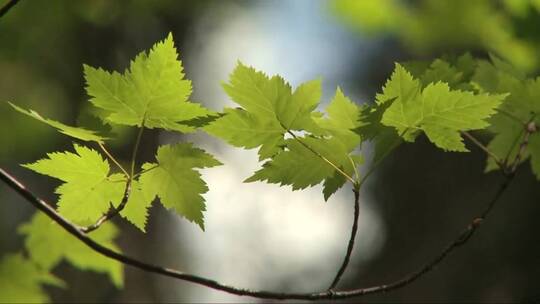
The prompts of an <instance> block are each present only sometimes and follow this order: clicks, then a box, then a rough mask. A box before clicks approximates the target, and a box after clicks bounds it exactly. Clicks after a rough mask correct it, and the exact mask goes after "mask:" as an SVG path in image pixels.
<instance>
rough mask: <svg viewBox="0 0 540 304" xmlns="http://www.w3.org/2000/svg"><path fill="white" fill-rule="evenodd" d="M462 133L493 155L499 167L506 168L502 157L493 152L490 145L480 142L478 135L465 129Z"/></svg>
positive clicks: (490, 155)
mask: <svg viewBox="0 0 540 304" xmlns="http://www.w3.org/2000/svg"><path fill="white" fill-rule="evenodd" d="M461 134H462V135H463V136H465V137H467V138H468V139H470V140H471V142H473V143H474V144H475V145H476V146H477V147H478V148H480V149H481V150H482V151H484V152H485V153H486V154H487V155H488V156H489V157H491V158H492V159H493V161H495V163H496V164H497V166H499V168H501V169H503V170H504V167H505V165H504V163H503V162H502V161H501V159H500V158H499V157H498V156H497V155H495V153H493V152H492V151H491V150H490V149H489V148H488V147H486V146H485V145H484V144H483V143H482V142H480V141H479V140H478V139H477V138H476V137H474V136H472V134H471V133H469V132H466V131H463V132H461Z"/></svg>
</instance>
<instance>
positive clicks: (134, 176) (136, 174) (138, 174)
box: [132, 165, 159, 178]
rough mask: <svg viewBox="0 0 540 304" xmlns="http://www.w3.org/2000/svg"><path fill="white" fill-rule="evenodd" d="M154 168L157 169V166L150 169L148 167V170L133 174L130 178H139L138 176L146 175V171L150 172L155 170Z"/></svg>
mask: <svg viewBox="0 0 540 304" xmlns="http://www.w3.org/2000/svg"><path fill="white" fill-rule="evenodd" d="M156 168H159V165H154V166H152V167H150V168H148V169H144V170H141V171H140V172H138V173H135V174H134V175H133V176H132V178H136V177H139V176H140V175H142V174H144V173H146V172H148V171H152V170H154V169H156Z"/></svg>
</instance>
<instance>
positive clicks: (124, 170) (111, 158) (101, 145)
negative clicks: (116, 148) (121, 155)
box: [98, 142, 129, 177]
mask: <svg viewBox="0 0 540 304" xmlns="http://www.w3.org/2000/svg"><path fill="white" fill-rule="evenodd" d="M98 146H99V148H100V149H101V151H103V153H105V155H107V157H108V158H109V159H110V160H111V161H112V162H113V163H114V164H115V165H116V166H117V167H118V168H119V169H120V171H122V173H124V175H125V176H126V177H129V173H128V172H127V171H126V169H124V167H122V165H120V163H119V162H118V161H117V160H116V158H114V157H113V156H112V154H111V153H110V152H109V151H108V150H107V149H106V148H105V146H104V145H103V144H102V143H100V142H98Z"/></svg>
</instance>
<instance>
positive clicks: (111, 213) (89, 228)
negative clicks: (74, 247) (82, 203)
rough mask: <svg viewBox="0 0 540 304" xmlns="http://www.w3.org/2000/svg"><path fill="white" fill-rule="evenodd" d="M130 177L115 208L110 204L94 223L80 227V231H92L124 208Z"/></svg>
mask: <svg viewBox="0 0 540 304" xmlns="http://www.w3.org/2000/svg"><path fill="white" fill-rule="evenodd" d="M131 181H132V179H131V178H128V180H127V181H126V187H125V189H124V195H123V196H122V201H120V204H119V205H118V207H117V208H114V206H111V208H110V209H109V211H108V212H107V213H105V214H104V215H102V216H101V217H100V218H99V219H98V220H97V221H96V222H95V223H94V224H92V225H90V226H87V227H80V231H82V232H84V233H89V232H92V231H94V230H96V229H98V228H99V227H100V226H101V225H103V223H105V222H106V221H108V220H110V219H111V218H113V217H115V216H116V215H117V214H119V213H120V212H121V211H122V210H124V208H125V207H126V204H127V202H128V200H129V195H130V194H131Z"/></svg>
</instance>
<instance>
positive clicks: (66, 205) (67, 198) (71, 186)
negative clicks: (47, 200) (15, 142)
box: [23, 145, 153, 232]
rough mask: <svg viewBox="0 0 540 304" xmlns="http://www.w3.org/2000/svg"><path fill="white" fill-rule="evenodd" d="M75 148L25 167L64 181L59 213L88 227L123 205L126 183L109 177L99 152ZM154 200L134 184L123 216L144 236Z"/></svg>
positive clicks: (119, 176)
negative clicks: (73, 150)
mask: <svg viewBox="0 0 540 304" xmlns="http://www.w3.org/2000/svg"><path fill="white" fill-rule="evenodd" d="M74 147H75V152H76V153H71V152H54V153H49V154H47V156H48V158H45V159H42V160H39V161H37V162H35V163H33V164H26V165H23V166H24V167H26V168H29V169H31V170H33V171H35V172H38V173H41V174H44V175H48V176H51V177H54V178H57V179H60V180H62V181H64V183H63V184H61V185H60V186H59V187H58V188H57V189H56V193H57V194H59V195H60V199H59V201H58V211H59V212H60V213H61V214H62V215H63V216H65V217H66V218H69V219H70V220H72V221H73V222H75V223H77V224H80V225H89V224H92V223H94V222H95V221H96V220H97V219H98V218H100V217H101V216H102V215H103V214H105V213H106V212H107V211H108V210H109V208H110V206H111V204H112V205H113V206H115V207H117V206H118V205H119V204H120V202H121V201H122V198H123V195H124V190H125V187H126V182H127V180H126V177H125V176H124V175H123V174H118V173H116V174H112V175H109V172H110V168H109V163H108V162H107V161H106V160H105V159H103V157H102V156H101V155H100V154H99V153H98V152H97V151H95V150H93V149H89V148H86V147H83V146H79V145H75V146H74ZM152 200H153V197H151V198H147V197H146V196H145V195H144V194H143V193H142V191H141V186H140V184H139V182H138V181H137V180H133V181H132V183H131V194H130V196H129V200H128V202H127V204H126V207H125V208H124V210H122V211H121V212H120V215H122V217H124V218H125V219H127V220H128V221H129V222H131V223H132V224H134V225H135V226H137V228H139V229H141V230H142V231H143V232H144V231H145V226H146V221H147V217H148V208H149V207H150V205H151V203H152Z"/></svg>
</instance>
